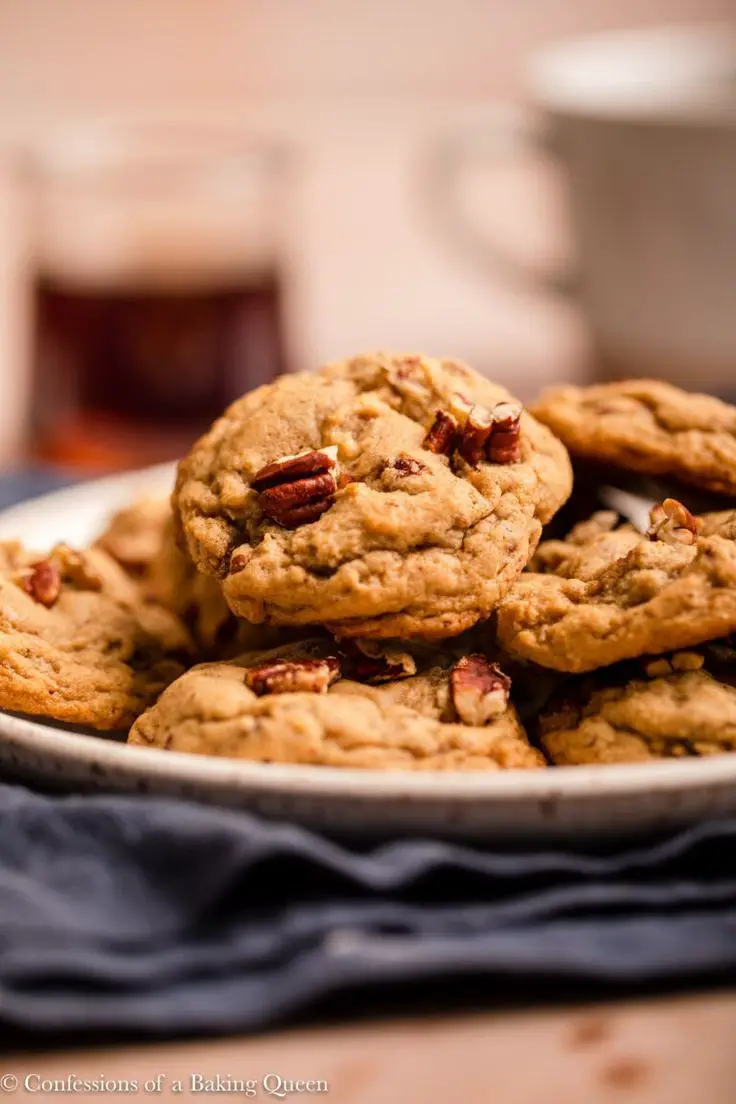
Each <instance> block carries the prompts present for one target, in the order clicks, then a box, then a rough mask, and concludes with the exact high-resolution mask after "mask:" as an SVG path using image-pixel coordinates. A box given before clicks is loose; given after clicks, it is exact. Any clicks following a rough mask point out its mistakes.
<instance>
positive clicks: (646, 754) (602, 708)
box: [539, 652, 736, 766]
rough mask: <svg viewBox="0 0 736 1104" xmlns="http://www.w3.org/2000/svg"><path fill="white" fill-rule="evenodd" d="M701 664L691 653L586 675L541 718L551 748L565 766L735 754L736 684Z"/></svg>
mask: <svg viewBox="0 0 736 1104" xmlns="http://www.w3.org/2000/svg"><path fill="white" fill-rule="evenodd" d="M702 664H703V657H702V655H698V654H695V653H692V652H690V653H687V652H686V653H679V654H675V655H673V656H670V657H668V658H667V659H664V658H663V659H659V660H655V661H654V662H653V663H651V664H648V665H647V669H642V670H640V671H639V672H638V674H636V675H634V674H632V672H631V671H630V670H629V668H630V667H631V666H632V665H631V664H627V665H624V667H625V669H624V671H621V672H620V673H619V672H615V673H614V672H606V673H605V675H603V674H602V676H589V677H587V678H585V679H582V680H580V682H579V683H577V684H576V685H574V686H573V687H571V688H568V689H567V691H566V692H565V694H564V696H561V697H560V698H558V699H556V700H555V701H554V702H553V703H552V704H550V706H548V708H547V709H546V710H545V711H544V712H543V713H542V715H541V716H540V718H539V733H540V738H541V741H542V744H543V746H544V749H545V751H546V752H547V754H548V755H549V757H550V759H551V760H552V762H553V763H556V764H558V765H559V766H576V765H580V764H591V763H638V762H642V761H644V760H648V759H671V758H682V757H686V756H700V755H718V754H720V753H721V752H730V751H736V689H735V688H734V686H733V685H730V684H729V683H728V682H725V681H722V680H721V679H720V678H718V677H717V676H715V675H713V674H711V673H709V672H708V671H706V670H705V669H703V667H702ZM647 671H649V673H650V677H647Z"/></svg>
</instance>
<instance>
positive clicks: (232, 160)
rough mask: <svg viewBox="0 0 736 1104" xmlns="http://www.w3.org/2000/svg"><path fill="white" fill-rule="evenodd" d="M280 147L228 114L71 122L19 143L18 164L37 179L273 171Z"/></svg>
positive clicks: (129, 179) (283, 154) (120, 180)
mask: <svg viewBox="0 0 736 1104" xmlns="http://www.w3.org/2000/svg"><path fill="white" fill-rule="evenodd" d="M288 153H289V146H288V144H287V143H286V142H285V141H281V140H279V139H278V138H272V137H270V136H266V135H263V134H259V133H256V132H253V131H250V130H246V129H245V128H243V127H240V126H239V125H238V123H237V120H235V119H228V120H207V119H197V118H191V119H180V118H156V119H129V118H120V119H115V118H106V119H90V120H75V121H73V122H69V123H65V124H62V125H55V126H54V128H53V131H52V132H50V133H46V134H39V135H36V136H35V137H34V138H33V139H31V140H29V141H28V143H27V144H26V146H25V150H24V156H23V162H24V164H25V167H26V169H27V170H28V171H29V172H30V173H31V175H32V176H34V177H35V178H37V179H38V180H39V182H41V183H48V184H52V183H53V182H54V181H58V182H60V183H61V182H63V181H64V180H69V181H72V180H73V181H76V182H83V181H86V180H88V181H90V182H94V183H95V185H96V186H99V185H100V184H102V183H107V184H110V185H114V184H120V185H125V186H134V185H135V184H136V183H137V182H140V183H141V184H144V185H148V184H150V183H151V182H152V181H154V180H155V181H165V180H167V179H169V178H170V179H171V180H172V181H173V182H175V183H185V182H186V181H188V180H192V179H194V178H196V177H198V176H210V175H213V174H218V173H222V172H228V173H230V172H241V173H246V172H254V171H273V170H275V169H278V168H280V167H282V166H283V165H284V163H285V160H286V158H287V156H288Z"/></svg>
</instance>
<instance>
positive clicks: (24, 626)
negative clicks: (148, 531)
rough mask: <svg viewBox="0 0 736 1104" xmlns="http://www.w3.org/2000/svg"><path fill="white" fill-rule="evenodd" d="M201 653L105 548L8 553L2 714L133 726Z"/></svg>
mask: <svg viewBox="0 0 736 1104" xmlns="http://www.w3.org/2000/svg"><path fill="white" fill-rule="evenodd" d="M193 651H194V647H193V642H192V640H191V637H190V635H189V633H188V632H187V630H186V628H185V626H184V625H183V623H182V622H181V621H180V620H179V618H178V617H176V616H175V615H174V614H172V613H171V612H170V611H168V610H165V609H163V608H162V607H161V606H159V605H156V604H154V603H151V602H145V601H143V600H142V599H141V595H140V592H139V590H138V588H137V587H136V585H135V584H134V583H133V582H132V581H131V580H130V579H129V578H128V577H127V576H126V575H125V573H124V572H123V571H122V569H121V568H120V567H119V565H118V564H117V563H115V561H114V560H112V559H111V557H109V556H108V555H107V554H106V553H105V552H103V551H102V550H100V549H90V550H89V551H86V552H75V551H73V550H72V549H69V548H67V547H65V546H58V547H57V548H56V549H54V550H52V552H51V553H49V554H48V556H46V557H42V558H39V557H38V556H35V555H31V554H30V553H28V552H26V551H25V550H24V549H23V548H22V546H20V545H19V544H16V543H10V544H8V543H6V544H4V545H3V546H2V552H1V554H0V708H2V709H11V710H15V711H17V712H20V713H28V714H32V715H35V716H44V717H52V718H54V719H56V720H59V721H68V722H74V723H77V724H82V725H87V726H90V727H92V728H98V729H115V728H127V727H128V725H130V724H131V723H132V722H133V721H134V720H135V718H136V717H137V716H138V715H139V714H140V713H142V712H143V710H144V709H146V708H147V707H148V706H149V705H151V703H152V702H153V701H154V700H155V699H156V697H157V696H158V694H159V693H160V692H161V690H163V688H164V687H165V686H167V685H168V684H169V683H170V682H172V681H173V680H174V679H176V678H178V676H179V675H180V674H181V673H182V671H183V670H184V669H185V666H186V664H187V663H189V662H191V661H192V658H193Z"/></svg>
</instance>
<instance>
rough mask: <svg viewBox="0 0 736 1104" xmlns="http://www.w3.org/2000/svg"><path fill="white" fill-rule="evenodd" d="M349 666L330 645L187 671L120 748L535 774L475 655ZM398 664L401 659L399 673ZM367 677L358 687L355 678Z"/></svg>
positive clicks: (499, 691) (503, 691)
mask: <svg viewBox="0 0 736 1104" xmlns="http://www.w3.org/2000/svg"><path fill="white" fill-rule="evenodd" d="M396 655H397V653H396V652H392V654H391V656H384V657H381V656H379V655H378V654H377V653H376V654H374V656H373V658H374V659H376V658H378V659H381V658H383V659H384V667H383V669H382V670H381V671H379V672H377V671H376V670H375V668H374V669H373V671H372V672H367V671H366V670H365V669H363V670H362V671H361V670H360V669H359V666H356V664H358V659H357V658H356V657H355V656H348V657H345V655H343V654H341V653H340V652H339V651H338V648H337V646H336V644H335V642H334V641H332V642H327V641H324V640H307V641H302V642H301V643H299V644H292V645H291V646H289V647H286V648H281V649H275V650H272V651H270V652H261V653H251V654H249V655H245V656H242V657H241V658H240V659H238V660H237V661H232V662H230V663H214V664H206V665H203V666H200V667H195V668H194V669H193V670H191V671H189V672H188V673H187V674H186V675H183V676H182V678H180V679H179V680H178V681H177V682H175V683H174V684H173V685H172V686H170V687H169V688H168V690H166V691H165V692H164V693H163V694H162V695H161V698H160V699H159V701H158V702H157V703H156V705H155V706H153V707H152V708H151V709H149V710H148V712H147V713H145V714H144V715H143V716H142V717H140V718H139V719H138V721H137V722H136V724H135V725H134V726H133V728H132V730H131V733H130V736H129V741H130V743H131V744H138V745H141V746H146V747H159V748H167V749H170V750H173V751H185V752H193V753H195V754H199V755H217V756H223V757H226V758H232V759H251V760H257V761H260V762H269V763H303V764H313V765H321V766H331V767H363V768H371V769H375V770H499V769H503V768H510V767H520V768H535V767H541V766H543V765H544V762H543V759H542V757H541V755H540V754H539V752H537V751H536V750H535V749H534V748H532V747H531V745H530V744H529V742H528V740H527V738H526V734H525V733H524V730H523V728H522V726H521V723H520V721H519V719H518V717H517V715H516V712H515V710H514V708H513V706H512V705H511V704H510V703H509V680H508V678H507V677H506V676H505V675H504V674H503V672H502V671H501V670H500V669H499V668H497V667H495V666H494V665H493V664H491V663H490V662H489V661H488V660H487V659H486V658H485V657H484V656H481V655H470V656H466V657H464V658H463V659H462V660H460V661H458V662H456V663H454V664H452V665H451V666H439V665H435V666H428V667H426V668H423V669H420V670H416V668H415V673H413V674H410V673H407V671H408V670H410V669H411V664H413V663H416V660H415V659H414V657H413V656H411V655H410V654H409V653H404V655H405V662H404V667H403V669H402V674H403V676H404V677H398V678H397V677H395V672H394V675H393V676H392V675H391V673H390V672H389V671H388V670H387V667H388V666H390V664H391V661H392V660H393V665H394V667H396V665H397V659H396ZM406 660H408V661H409V663H408V666H407V665H406ZM359 674H361V675H362V677H364V678H368V679H369V680H370V681H368V682H358V681H357V677H358V675H359Z"/></svg>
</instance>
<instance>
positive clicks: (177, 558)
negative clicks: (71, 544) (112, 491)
mask: <svg viewBox="0 0 736 1104" xmlns="http://www.w3.org/2000/svg"><path fill="white" fill-rule="evenodd" d="M96 545H97V547H98V548H102V549H104V551H105V552H107V553H108V554H109V555H111V556H112V557H113V559H115V560H117V562H118V563H119V564H120V565H121V567H123V568H124V569H125V570H126V572H127V573H128V574H129V575H130V576H131V577H132V578H133V579H135V580H136V582H137V583H138V585H139V587H140V589H141V593H142V594H143V596H144V597H145V598H147V599H151V600H153V601H154V602H157V603H158V604H159V605H161V606H163V607H164V608H165V609H168V610H171V611H172V612H173V613H175V614H176V615H177V616H178V617H181V618H182V619H183V620H184V621H185V623H186V624H187V625H188V627H189V629H190V631H191V632H192V634H193V636H194V639H195V641H196V643H197V645H198V650H199V653H200V658H207V659H227V658H229V657H231V656H234V655H239V654H240V653H241V652H243V651H248V650H253V649H256V648H266V647H270V646H272V645H276V644H277V643H279V640H280V639H281V638H282V637H283V635H284V634H283V630H282V631H278V630H276V629H267V628H265V627H264V626H262V625H251V624H250V623H249V622H247V621H242V620H238V619H237V618H235V617H233V615H232V614H231V613H230V610H229V609H228V605H227V602H226V601H225V598H224V597H223V594H222V590H221V588H220V586H219V584H218V582H217V580H216V579H213V578H212V577H211V576H209V575H202V574H200V572H198V571H197V569H196V568H195V566H194V564H193V563H192V562H191V560H190V559H189V558H188V556H186V555H185V554H184V553H183V552H182V551H181V549H180V548H179V547H178V545H177V543H176V539H175V535H174V518H173V514H172V512H171V503H170V501H169V500H168V499H152V498H146V499H140V500H139V501H137V502H133V503H131V505H130V506H126V507H124V508H123V509H122V510H119V511H118V512H117V513H116V514H114V515H113V517H112V518H111V519H110V521H109V523H108V525H107V527H106V529H105V530H104V532H103V533H101V535H100V536H99V537H98V539H97V541H96Z"/></svg>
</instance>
